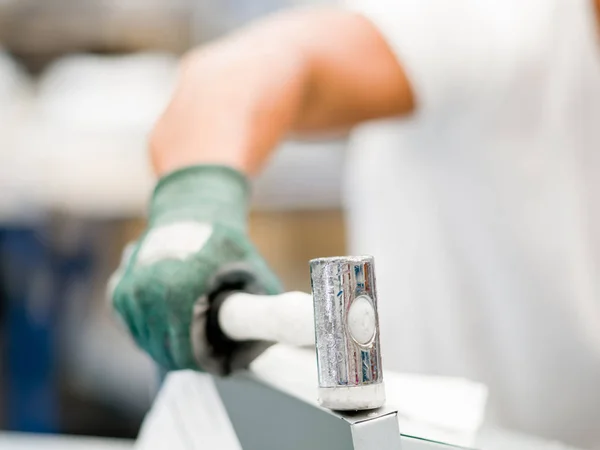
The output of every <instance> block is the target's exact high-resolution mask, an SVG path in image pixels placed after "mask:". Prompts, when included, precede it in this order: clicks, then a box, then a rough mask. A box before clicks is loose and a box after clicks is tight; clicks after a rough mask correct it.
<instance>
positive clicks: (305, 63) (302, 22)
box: [151, 9, 413, 175]
mask: <svg viewBox="0 0 600 450" xmlns="http://www.w3.org/2000/svg"><path fill="white" fill-rule="evenodd" d="M412 107H413V105H412V96H411V95H410V88H409V86H408V82H407V81H406V78H405V77H404V74H403V72H402V69H401V68H400V66H399V65H398V63H397V62H396V60H395V58H394V57H393V55H392V54H391V51H390V50H389V49H388V48H387V46H386V45H385V43H384V42H383V39H382V38H381V37H380V36H379V35H378V33H377V32H376V30H374V29H373V27H372V26H371V25H370V24H369V23H368V22H367V21H366V20H365V19H363V18H361V17H359V16H356V15H354V14H352V13H348V12H343V11H338V10H334V9H330V10H311V11H294V12H290V13H285V14H281V15H278V16H274V17H272V18H269V19H267V20H265V21H263V22H262V23H257V24H255V25H254V26H252V27H250V28H248V29H246V30H243V31H241V32H239V33H238V34H236V35H232V36H230V37H229V38H227V39H226V40H223V41H221V42H217V43H215V44H213V45H210V46H208V47H205V48H201V49H198V50H196V51H194V52H193V53H191V54H189V55H188V56H187V57H186V58H184V61H183V63H182V70H181V76H180V81H179V83H178V86H177V88H176V92H175V94H174V96H173V99H172V101H171V103H170V105H169V107H168V108H167V110H166V111H165V113H164V114H163V116H162V118H161V119H160V120H159V121H158V123H157V125H156V127H155V130H154V133H153V135H152V138H151V153H152V161H153V164H154V168H155V171H156V172H157V174H158V175H162V174H165V173H167V172H170V171H172V170H175V169H178V168H181V167H185V166H187V165H192V164H207V163H217V164H225V165H229V166H232V167H234V168H236V169H239V170H241V171H243V172H245V173H247V174H250V175H251V174H254V173H256V172H257V171H258V170H259V169H260V168H261V167H262V165H263V164H264V162H265V161H266V159H267V158H268V155H269V153H270V152H271V151H272V149H273V148H274V147H275V146H276V144H277V143H278V142H279V141H280V140H281V139H282V138H283V137H284V136H285V135H286V134H287V133H289V132H292V131H296V132H298V131H299V132H304V131H324V130H332V129H336V128H342V127H348V126H351V125H354V124H355V123H357V122H360V121H363V120H368V119H372V118H377V117H384V116H389V115H394V114H400V113H403V112H408V111H410V110H411V109H412Z"/></svg>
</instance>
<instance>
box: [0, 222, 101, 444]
mask: <svg viewBox="0 0 600 450" xmlns="http://www.w3.org/2000/svg"><path fill="white" fill-rule="evenodd" d="M48 234H49V233H48V230H47V229H46V228H44V227H34V228H28V227H14V228H0V276H1V279H2V281H3V282H2V284H1V285H2V286H4V289H5V292H4V295H3V297H4V299H5V305H4V309H5V311H4V327H3V328H4V333H5V361H4V363H5V364H4V381H5V386H4V391H5V394H6V395H5V397H4V398H5V404H4V405H2V406H3V408H4V410H5V417H6V428H7V429H9V430H13V431H23V432H35V433H53V432H58V431H59V428H60V408H59V406H60V405H59V370H58V365H59V361H60V358H59V356H60V355H59V351H58V350H59V349H58V337H59V331H60V317H61V314H60V312H61V309H62V306H63V305H62V299H63V298H64V293H65V292H66V289H67V287H68V285H69V283H71V281H72V280H73V278H75V277H80V276H86V275H87V274H89V271H88V268H89V265H90V264H89V262H90V260H91V259H90V258H89V254H88V253H87V252H86V251H85V250H83V251H81V252H79V253H78V254H76V255H73V256H68V257H65V256H64V255H60V254H58V253H57V252H54V251H53V249H52V246H51V245H50V242H51V241H50V239H49V236H48Z"/></svg>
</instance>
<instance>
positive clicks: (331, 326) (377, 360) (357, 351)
mask: <svg viewBox="0 0 600 450" xmlns="http://www.w3.org/2000/svg"><path fill="white" fill-rule="evenodd" d="M310 271H311V285H312V291H313V297H314V307H315V335H316V347H317V363H318V373H319V387H321V388H333V387H339V386H361V385H367V384H374V383H381V382H382V381H383V373H382V370H381V354H380V351H379V349H380V346H379V326H378V322H377V291H376V285H375V270H374V262H373V258H372V257H370V256H344V257H335V258H319V259H314V260H312V261H311V262H310ZM361 296H363V297H364V298H366V299H368V301H369V302H370V303H371V305H372V307H373V309H374V310H375V318H376V322H375V333H374V335H373V338H372V339H371V341H370V342H368V343H366V344H360V343H358V342H357V341H356V340H355V339H353V338H352V336H351V335H350V333H349V332H348V329H347V315H348V310H349V308H350V306H351V305H352V302H353V301H354V300H355V299H356V298H357V297H361Z"/></svg>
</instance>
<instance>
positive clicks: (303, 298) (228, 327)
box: [219, 292, 315, 346]
mask: <svg viewBox="0 0 600 450" xmlns="http://www.w3.org/2000/svg"><path fill="white" fill-rule="evenodd" d="M313 315H314V313H313V302H312V296H311V295H310V294H307V293H305V292H287V293H285V294H280V295H253V294H247V293H243V292H239V293H234V294H231V295H230V296H229V297H228V298H227V299H226V300H225V301H224V302H223V304H222V305H221V307H220V309H219V326H220V327H221V330H222V331H223V333H225V335H226V336H228V337H229V338H230V339H232V340H234V341H247V340H260V341H271V342H279V343H284V344H290V345H294V346H312V345H314V344H315V332H314V320H313Z"/></svg>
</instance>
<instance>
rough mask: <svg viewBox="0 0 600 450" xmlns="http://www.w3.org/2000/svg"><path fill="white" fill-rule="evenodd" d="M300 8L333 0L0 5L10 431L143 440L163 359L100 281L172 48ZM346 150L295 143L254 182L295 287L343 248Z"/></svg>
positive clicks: (0, 354)
mask: <svg viewBox="0 0 600 450" xmlns="http://www.w3.org/2000/svg"><path fill="white" fill-rule="evenodd" d="M299 3H325V0H321V1H316V0H313V1H309V0H303V1H300V0H252V1H246V0H43V1H42V0H14V1H11V0H0V49H1V50H0V429H4V430H16V431H28V432H43V433H68V434H86V435H95V436H113V437H134V436H135V435H136V433H137V430H138V427H139V425H140V422H141V419H142V417H143V415H144V413H145V411H146V410H147V408H148V407H149V404H150V401H151V399H152V392H153V390H154V389H155V386H156V373H155V368H154V367H153V365H152V364H151V362H150V361H149V359H148V358H147V357H146V356H145V355H144V354H142V353H141V352H140V351H138V350H137V349H136V348H135V347H134V345H133V344H132V343H131V341H130V339H129V338H128V336H127V335H126V334H125V332H123V331H122V330H120V329H119V327H118V324H117V323H116V321H115V320H113V317H112V316H111V312H110V309H109V308H108V305H107V303H106V299H105V286H106V280H107V278H108V277H109V275H110V273H111V272H112V270H114V269H115V268H116V266H117V265H118V262H119V258H120V253H121V250H122V248H123V246H124V245H125V244H126V243H127V242H128V241H130V240H132V239H134V238H135V237H136V236H137V235H138V233H139V231H140V230H141V227H142V225H143V221H144V212H145V205H146V201H147V200H148V197H149V194H150V190H151V189H152V186H153V183H154V180H153V176H152V173H151V171H150V170H149V166H148V163H147V161H146V137H147V134H148V132H149V130H150V129H151V127H152V124H153V122H154V121H155V119H156V118H157V116H158V114H159V113H160V112H161V110H162V108H163V107H164V105H165V102H166V101H167V99H168V98H169V93H170V90H171V89H172V86H173V83H174V79H175V77H176V71H177V59H178V55H180V54H181V53H182V52H184V51H185V50H186V49H188V48H190V47H192V46H194V45H196V44H200V43H203V42H206V41H207V40H210V39H213V38H215V37H217V36H219V35H221V34H223V33H225V32H227V31H229V30H232V29H234V28H236V27H238V26H240V25H241V24H243V23H245V22H247V21H249V20H251V19H253V18H255V17H257V16H259V15H262V14H266V13H268V12H270V11H274V10H277V9H279V8H282V7H285V6H290V5H292V4H299ZM299 146H302V147H303V148H302V150H301V151H298V149H297V147H299ZM343 146H344V144H343V142H337V141H332V142H313V143H294V142H290V143H286V144H285V145H284V148H283V149H282V151H280V152H278V153H277V156H276V157H275V158H274V159H273V161H272V162H271V164H270V166H269V168H268V170H267V171H266V173H265V174H264V176H262V177H261V178H260V179H259V180H258V181H257V183H256V189H255V199H254V209H253V213H252V220H251V234H252V237H253V239H254V241H255V242H256V243H257V245H258V247H259V248H260V250H261V251H262V252H263V254H264V255H265V256H266V257H267V259H268V260H269V261H270V262H271V263H272V265H273V266H274V267H275V268H277V271H278V273H279V275H280V276H281V277H282V278H283V280H284V281H285V283H286V287H287V288H288V289H300V290H308V289H309V283H308V270H307V260H308V259H310V258H312V257H316V256H323V255H331V254H344V242H345V234H344V227H343V223H342V216H341V213H340V192H339V188H340V178H341V166H342V164H341V163H342V155H343V152H342V149H343ZM324 169H326V170H324ZM283 180H286V182H285V183H283Z"/></svg>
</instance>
